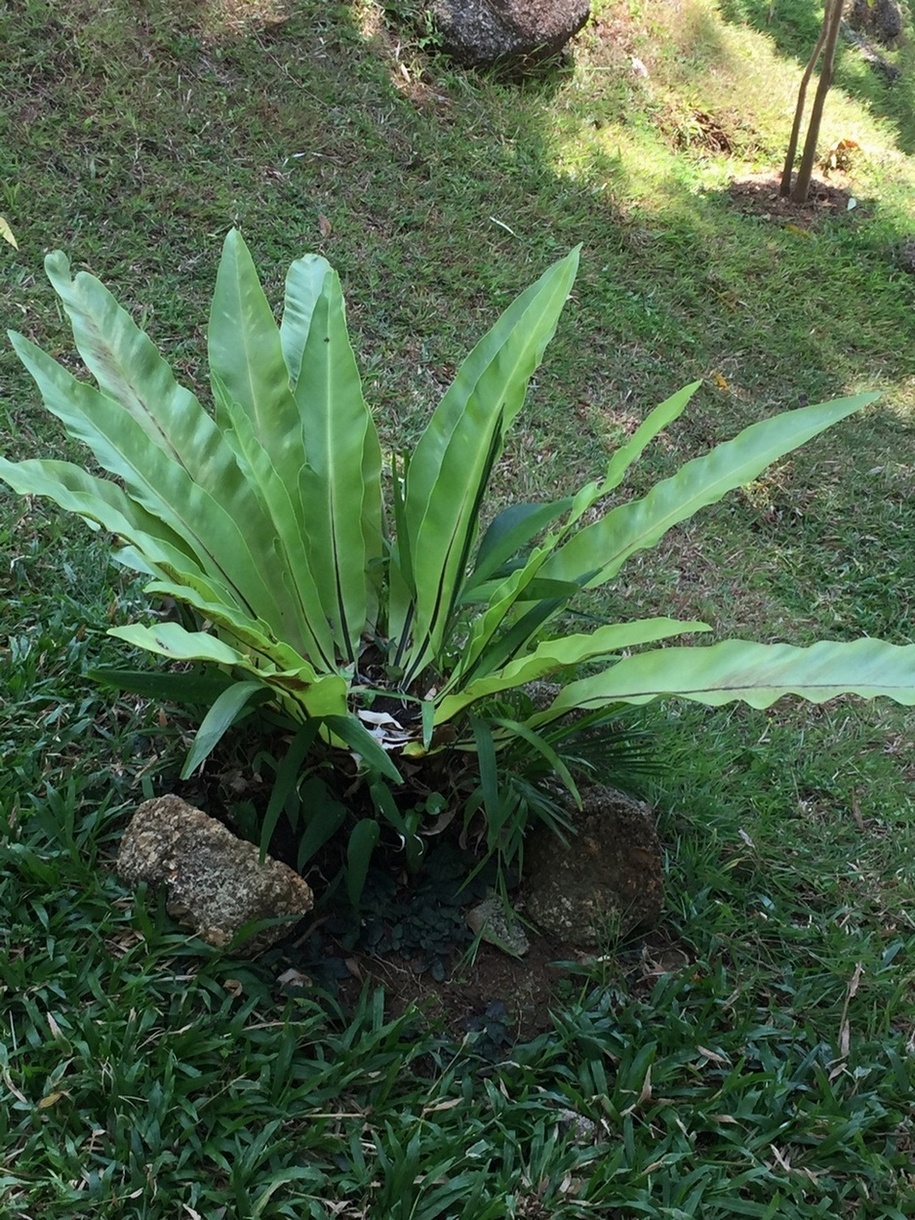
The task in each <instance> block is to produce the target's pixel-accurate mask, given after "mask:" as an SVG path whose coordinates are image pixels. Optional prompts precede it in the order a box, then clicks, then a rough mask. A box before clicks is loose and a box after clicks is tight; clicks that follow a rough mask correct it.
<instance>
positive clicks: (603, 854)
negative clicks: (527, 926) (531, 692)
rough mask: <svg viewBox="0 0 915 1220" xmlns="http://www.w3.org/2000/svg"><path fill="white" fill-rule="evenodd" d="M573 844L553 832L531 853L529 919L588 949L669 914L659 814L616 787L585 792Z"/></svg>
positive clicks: (537, 837) (535, 841) (535, 838)
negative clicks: (657, 823)
mask: <svg viewBox="0 0 915 1220" xmlns="http://www.w3.org/2000/svg"><path fill="white" fill-rule="evenodd" d="M581 795H582V806H583V807H582V809H581V811H580V812H578V813H576V814H575V827H576V830H577V832H578V833H577V834H576V835H574V836H573V837H572V838H571V840H570V844H569V847H568V848H567V849H566V848H563V846H562V844H561V843H559V841H558V840H557V839H556V837H555V835H553V834H551V833H550V832H549V831H547V830H546V829H543V830H540V831H537V832H536V833H534V834H533V835H531V837H530V841H529V842H528V843H526V844H525V848H524V907H525V914H526V915H527V916H529V917H530V918H531V919H532V920H533V921H534V923H536V924H539V925H540V926H541V927H542V928H543V929H544V930H545V931H547V932H550V933H551V934H552V935H553V936H556V937H558V938H559V939H561V940H563V941H565V942H566V943H568V944H570V945H575V946H577V947H579V948H583V949H591V948H594V947H596V946H599V945H600V944H601V942H602V941H605V940H606V938H607V937H608V935H612V934H613V933H615V932H619V933H622V934H625V933H627V932H629V931H631V930H632V929H633V928H635V927H638V926H639V925H641V924H650V923H655V922H656V921H657V920H658V918H659V917H660V914H661V908H662V903H663V897H664V893H663V881H662V868H661V844H660V841H659V839H658V835H657V831H656V830H655V827H654V819H653V817H652V814H651V809H650V808H649V806H648V805H646V804H645V803H644V802H642V801H636V800H633V799H632V798H631V797H628V796H625V795H624V794H623V793H621V792H617V791H616V790H615V789H613V788H604V787H600V786H597V785H595V786H594V787H592V788H586V789H583V790H582V794H581Z"/></svg>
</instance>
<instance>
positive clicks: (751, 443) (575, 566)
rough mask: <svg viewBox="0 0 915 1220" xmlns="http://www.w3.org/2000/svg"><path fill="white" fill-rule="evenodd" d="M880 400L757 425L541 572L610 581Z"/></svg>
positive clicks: (867, 398)
mask: <svg viewBox="0 0 915 1220" xmlns="http://www.w3.org/2000/svg"><path fill="white" fill-rule="evenodd" d="M877 397H879V396H878V395H876V394H857V395H855V396H854V397H853V398H840V399H837V400H836V401H834V402H828V403H819V404H817V405H815V406H810V407H801V408H799V409H798V410H796V411H787V412H784V413H783V414H781V415H777V416H774V417H773V418H771V419H765V420H762V421H761V422H759V423H756V424H752V425H751V426H750V427H749V428H745V429H744V430H743V432H741V433H740V434H739V435H738V436H736V437H735V438H734V439H733V440H730V441H725V442H724V443H723V444H721V445H718V446H716V447H715V448H714V449H713V450H712V451H711V452H710V453H708V454H705V455H704V456H703V457H698V458H694V459H693V460H692V461H690V462H687V463H686V465H685V466H684V467H683V468H682V469H681V470H679V471H678V472H677V474H675V475H673V476H672V477H671V478H669V479H664V481H663V482H661V483H658V484H657V485H656V486H655V487H653V488H652V489H651V491H650V492H648V494H647V495H646V496H644V497H643V498H642V499H640V500H632V501H629V502H628V503H626V504H621V505H619V506H618V507H617V508H614V509H612V510H611V511H610V512H609V513H607V515H606V516H605V517H603V518H602V519H601V520H600V521H596V522H595V523H594V524H593V525H589V526H586V527H585V528H584V529H582V530H579V531H578V533H577V534H575V535H574V536H573V537H572V538H571V539H570V540H569V541H568V542H566V543H565V544H564V545H562V546H560V547H559V548H558V549H557V550H556V551H555V552H554V554H553V555H552V556H551V557H550V559H549V560H547V562H546V563H545V564H544V566H543V569H542V571H541V575H543V576H551V577H555V578H557V579H560V580H581V579H582V578H583V577H584V576H585V574H587V573H589V572H590V573H595V574H594V575H592V576H591V577H590V578H589V579H588V580H587V581H586V584H585V587H586V588H594V587H596V586H597V585H601V584H604V583H606V582H607V581H608V580H611V579H612V578H613V577H614V576H615V575H616V574H617V572H618V571H619V570H620V568H621V567H622V565H623V564H624V563H625V561H626V560H627V559H628V558H629V556H630V555H632V554H634V553H635V552H636V551H638V550H643V549H644V548H646V547H650V546H654V544H655V543H656V542H658V541H659V539H660V538H662V537H663V535H664V534H665V533H666V532H667V531H668V530H669V529H670V528H671V527H672V526H674V525H677V524H678V523H679V522H680V521H685V520H687V519H688V518H689V517H692V516H693V514H694V513H696V512H698V510H699V509H700V508H704V507H705V506H706V505H709V504H714V503H716V502H717V501H718V500H720V499H721V498H722V497H723V496H724V495H726V494H727V493H728V492H729V491H733V490H734V488H736V487H742V486H744V485H745V484H746V483H748V482H750V481H751V480H752V479H754V478H756V476H757V475H758V474H760V473H761V471H763V470H765V469H766V467H767V466H769V465H771V463H772V462H774V461H776V460H777V459H778V458H780V457H783V456H784V455H785V454H786V453H790V452H791V451H792V450H793V449H797V448H798V447H799V446H800V445H803V444H804V443H805V442H806V441H808V440H810V439H811V437H814V436H816V435H817V433H819V432H822V431H824V429H826V428H829V427H831V426H832V425H833V424H835V423H837V422H838V421H839V420H841V419H844V418H845V417H846V416H847V415H851V414H852V412H854V411H860V410H861V408H862V407H864V406H866V405H867V404H868V403H871V402H873V401H874V400H875V399H876V398H877Z"/></svg>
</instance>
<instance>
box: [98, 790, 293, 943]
mask: <svg viewBox="0 0 915 1220" xmlns="http://www.w3.org/2000/svg"><path fill="white" fill-rule="evenodd" d="M258 857H259V852H258V850H257V848H256V847H255V846H254V844H253V843H246V842H245V841H244V840H242V839H238V838H236V837H235V835H233V834H232V832H231V831H230V830H227V829H226V827H225V826H223V825H222V823H221V822H217V821H216V819H215V818H211V817H208V816H207V815H206V814H205V813H203V812H201V810H199V809H195V808H194V806H193V805H189V804H188V803H187V802H186V801H183V800H181V798H180V797H177V796H160V797H156V798H155V799H154V800H151V801H145V802H144V803H143V804H142V805H140V807H139V808H138V809H137V811H136V813H135V814H134V815H133V818H132V819H131V821H130V825H129V826H128V827H127V830H126V831H125V832H124V837H123V839H122V840H121V847H120V851H119V852H118V859H117V872H118V876H119V877H120V878H121V879H122V880H123V881H124V882H125V883H126V884H127V885H130V886H134V887H135V886H137V885H139V884H140V882H142V881H145V882H146V883H147V885H149V886H151V887H152V888H154V889H159V888H160V887H163V886H164V887H165V890H166V893H167V895H168V901H167V910H168V913H169V914H170V915H171V916H172V918H173V919H176V920H177V921H178V922H179V923H180V924H182V926H184V927H187V928H190V929H191V931H193V932H195V933H196V934H197V935H198V936H199V937H200V938H201V939H202V940H205V941H207V943H208V944H211V945H216V946H218V947H221V946H223V945H227V944H228V943H229V942H230V941H231V940H232V938H233V937H234V936H235V935H236V934H237V933H238V931H239V930H240V929H241V928H242V927H244V925H245V924H248V923H251V922H252V921H255V920H258V921H259V920H265V919H276V918H277V917H287V916H288V917H299V916H302V915H305V914H307V912H308V911H310V910H311V908H312V905H313V902H314V897H313V895H312V892H311V888H310V887H309V885H308V884H307V883H306V882H305V881H303V879H302V878H301V877H300V876H299V875H298V874H297V873H295V872H293V870H292V869H291V868H289V867H288V866H287V865H285V864H281V863H279V861H277V860H273V859H272V858H271V857H270V856H266V857H265V858H264V862H263V864H261V863H259V859H258ZM289 927H290V923H284V924H278V925H276V926H274V927H272V928H264V929H262V930H260V931H258V932H257V933H255V935H254V936H252V937H250V938H249V939H248V940H246V941H245V942H244V949H245V952H246V953H249V954H250V955H251V956H252V957H255V956H256V955H257V954H258V953H263V952H264V950H265V949H268V948H269V947H270V946H271V945H272V944H274V943H275V942H276V941H278V940H280V939H281V938H282V937H283V936H284V935H285V934H286V933H287V932H288V930H289Z"/></svg>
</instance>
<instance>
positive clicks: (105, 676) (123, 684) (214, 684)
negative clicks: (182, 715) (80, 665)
mask: <svg viewBox="0 0 915 1220" xmlns="http://www.w3.org/2000/svg"><path fill="white" fill-rule="evenodd" d="M87 676H88V677H89V678H91V679H92V681H93V682H99V683H100V684H101V685H102V686H110V687H113V688H114V689H115V690H121V691H128V692H129V693H130V694H132V695H142V696H143V698H144V699H157V700H160V701H163V702H168V703H190V704H207V705H210V704H212V703H213V702H214V701H215V700H216V699H217V698H218V697H219V696H220V695H221V694H222V693H223V691H225V690H228V688H229V687H230V686H231V685H232V678H231V677H230V676H229V675H228V674H227V673H223V672H221V671H220V670H216V669H205V668H195V669H193V670H186V671H184V672H180V673H171V672H167V671H166V672H162V671H160V670H158V669H118V668H117V667H116V666H113V665H97V666H96V667H95V668H94V669H90V670H88V671H87Z"/></svg>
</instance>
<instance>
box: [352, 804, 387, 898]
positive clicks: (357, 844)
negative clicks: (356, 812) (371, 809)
mask: <svg viewBox="0 0 915 1220" xmlns="http://www.w3.org/2000/svg"><path fill="white" fill-rule="evenodd" d="M380 837H381V828H380V827H379V825H378V823H377V822H376V821H375V820H374V819H373V818H363V819H362V821H361V822H357V823H356V825H355V826H354V827H353V830H352V833H351V834H350V837H349V843H348V844H347V847H346V892H347V894H348V895H349V900H350V902H351V903H352V904H353V906H354V907H358V906H359V902H360V900H361V898H362V891H363V889H364V888H365V878H366V876H367V875H368V871H369V865H370V864H371V862H372V853H373V852H374V850H375V848H376V847H377V846H378V840H379V838H380Z"/></svg>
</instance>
